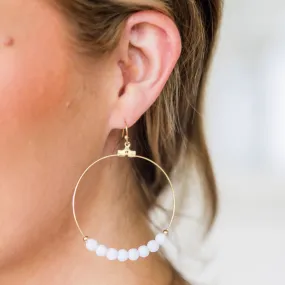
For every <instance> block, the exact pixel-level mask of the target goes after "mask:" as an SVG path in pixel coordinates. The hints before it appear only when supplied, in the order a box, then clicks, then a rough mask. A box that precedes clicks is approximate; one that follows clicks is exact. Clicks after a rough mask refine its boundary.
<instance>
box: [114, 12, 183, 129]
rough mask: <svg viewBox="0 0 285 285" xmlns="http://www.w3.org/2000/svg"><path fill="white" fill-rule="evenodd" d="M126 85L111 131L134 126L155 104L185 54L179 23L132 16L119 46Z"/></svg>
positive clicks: (145, 15)
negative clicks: (180, 57) (182, 52)
mask: <svg viewBox="0 0 285 285" xmlns="http://www.w3.org/2000/svg"><path fill="white" fill-rule="evenodd" d="M118 51H119V53H118V54H119V57H118V68H120V73H121V75H122V82H123V83H122V86H121V88H120V90H119V91H118V94H116V96H117V97H116V99H115V102H114V104H113V109H112V110H111V116H110V128H111V129H123V128H124V127H125V125H126V124H127V125H128V126H129V127H131V126H132V125H133V124H135V122H136V121H137V120H138V119H139V118H140V117H141V116H142V115H143V114H144V113H145V112H146V111H147V109H148V108H149V107H150V106H151V105H152V104H153V103H154V102H155V100H156V99H157V97H158V96H159V94H160V93H161V91H162V89H163V87H164V85H165V84H166V82H167V80H168V78H169V76H170V74H171V72H172V71H173V68H174V66H175V64H176V62H177V60H178V58H179V56H180V53H181V39H180V35H179V32H178V29H177V27H176V25H175V23H174V22H173V21H172V20H171V19H170V18H169V17H167V16H165V15H163V14H161V13H159V12H155V11H143V12H139V13H136V14H134V15H132V16H131V17H130V18H129V19H128V21H127V24H126V26H125V28H124V32H123V34H122V38H121V41H120V43H119V47H118Z"/></svg>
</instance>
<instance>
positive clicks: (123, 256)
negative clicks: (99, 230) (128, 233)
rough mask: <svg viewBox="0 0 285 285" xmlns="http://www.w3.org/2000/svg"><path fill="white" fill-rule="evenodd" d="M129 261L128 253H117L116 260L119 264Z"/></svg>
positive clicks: (120, 251)
mask: <svg viewBox="0 0 285 285" xmlns="http://www.w3.org/2000/svg"><path fill="white" fill-rule="evenodd" d="M128 259H129V253H128V252H127V251H126V250H125V249H120V250H119V252H118V260H119V261H121V262H124V261H127V260H128Z"/></svg>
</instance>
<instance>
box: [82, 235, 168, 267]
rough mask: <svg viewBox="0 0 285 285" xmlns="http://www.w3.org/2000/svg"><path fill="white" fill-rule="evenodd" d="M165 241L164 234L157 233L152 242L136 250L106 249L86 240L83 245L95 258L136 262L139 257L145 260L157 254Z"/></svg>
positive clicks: (90, 240) (93, 241)
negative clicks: (150, 255)
mask: <svg viewBox="0 0 285 285" xmlns="http://www.w3.org/2000/svg"><path fill="white" fill-rule="evenodd" d="M165 240H166V234H165V233H159V234H157V235H156V237H155V239H154V240H151V241H149V242H148V244H147V245H142V246H140V247H139V248H138V249H136V248H132V249H130V250H129V251H127V250H125V249H120V250H117V249H114V248H107V247H106V246H105V245H102V244H99V243H98V242H97V241H96V240H94V239H90V238H86V240H85V245H86V248H87V249H88V250H89V251H93V252H96V254H97V256H103V257H107V259H108V260H119V261H120V262H125V261H127V260H131V261H136V260H138V259H139V258H140V257H141V258H146V257H148V256H149V254H150V253H154V252H157V251H158V250H159V248H160V246H162V245H163V244H164V242H165Z"/></svg>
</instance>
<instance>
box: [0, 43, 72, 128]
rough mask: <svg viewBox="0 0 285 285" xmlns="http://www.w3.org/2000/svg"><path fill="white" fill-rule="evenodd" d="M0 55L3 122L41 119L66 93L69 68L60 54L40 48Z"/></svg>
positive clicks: (0, 108)
mask: <svg viewBox="0 0 285 285" xmlns="http://www.w3.org/2000/svg"><path fill="white" fill-rule="evenodd" d="M16 44H17V43H16V42H15V46H14V47H10V48H9V49H8V48H7V50H6V51H4V52H3V51H2V52H0V122H2V123H3V122H5V121H7V120H11V119H13V120H20V121H21V122H22V123H24V122H27V121H33V120H40V119H41V118H44V117H45V116H46V115H47V114H49V113H50V110H51V109H54V108H55V109H56V107H57V105H59V104H60V103H61V102H62V101H64V96H66V95H67V94H66V93H67V90H66V89H67V84H68V68H67V62H65V59H64V56H63V55H61V54H60V51H56V50H53V52H52V53H51V49H50V46H49V47H48V46H47V47H40V46H39V45H35V46H30V47H29V48H24V46H23V47H21V46H20V45H19V47H17V45H16Z"/></svg>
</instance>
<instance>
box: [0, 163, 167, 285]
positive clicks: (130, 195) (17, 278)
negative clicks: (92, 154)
mask: <svg viewBox="0 0 285 285" xmlns="http://www.w3.org/2000/svg"><path fill="white" fill-rule="evenodd" d="M122 163H124V162H122V160H121V159H119V158H118V159H117V158H116V159H115V162H114V163H112V164H111V165H109V166H106V167H103V168H98V169H97V171H96V170H95V171H94V172H93V173H96V175H95V174H94V175H90V176H88V177H87V178H86V182H85V183H82V187H81V188H80V192H78V196H77V200H76V210H77V216H78V221H79V223H80V226H81V227H82V229H83V231H84V233H85V234H86V235H88V236H90V237H92V238H94V239H96V240H98V241H99V242H101V243H102V244H105V245H106V246H110V247H114V248H118V249H120V248H126V249H129V248H133V247H138V246H140V245H143V244H146V242H147V241H149V240H150V239H152V238H153V234H152V232H151V230H150V228H149V225H148V222H147V221H146V219H145V218H144V215H142V213H141V211H140V209H139V208H140V207H138V204H137V203H136V199H137V198H136V197H137V196H138V195H137V193H138V191H139V189H138V187H137V185H136V183H135V181H134V180H133V179H132V178H131V175H130V173H131V172H130V169H128V164H125V165H122ZM119 169H120V172H119V171H118V170H119ZM117 173H119V174H117ZM126 181H128V182H127V184H126ZM90 185H95V186H91V187H90ZM58 217H59V218H58V221H55V222H54V224H53V230H52V231H51V232H50V233H49V232H45V233H39V235H40V236H41V238H40V240H41V246H39V245H35V248H31V249H30V251H29V253H27V255H25V257H23V258H20V259H19V263H17V264H15V265H14V266H13V268H12V267H9V268H5V269H3V271H2V272H0V284H9V285H13V284H22V285H26V284H29V285H38V284H41V285H49V284H53V285H62V284H69V285H79V284H85V285H89V284H90V285H91V284H92V285H94V284H96V285H113V284H114V285H120V284H123V285H140V284H142V285H145V284H156V285H159V284H169V283H170V281H171V278H172V273H171V270H170V267H169V265H168V264H167V263H166V262H165V261H164V259H163V258H162V257H160V256H159V254H151V255H150V256H149V257H148V258H146V259H140V260H138V261H135V262H131V261H128V262H125V263H120V262H118V261H109V260H107V259H106V258H103V257H97V256H96V254H95V253H93V252H89V251H87V250H86V248H85V244H84V242H83V240H82V237H81V235H80V234H79V232H78V231H77V228H76V226H75V223H74V220H73V217H72V212H71V207H70V203H69V201H68V203H66V207H64V208H63V211H62V212H61V213H58ZM36 249H37V250H36ZM11 250H12V249H11Z"/></svg>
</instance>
